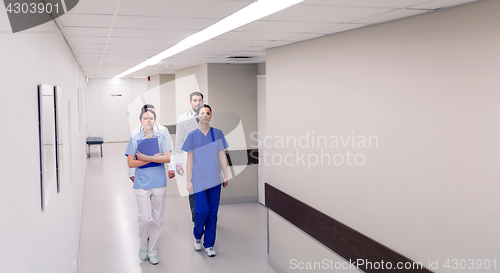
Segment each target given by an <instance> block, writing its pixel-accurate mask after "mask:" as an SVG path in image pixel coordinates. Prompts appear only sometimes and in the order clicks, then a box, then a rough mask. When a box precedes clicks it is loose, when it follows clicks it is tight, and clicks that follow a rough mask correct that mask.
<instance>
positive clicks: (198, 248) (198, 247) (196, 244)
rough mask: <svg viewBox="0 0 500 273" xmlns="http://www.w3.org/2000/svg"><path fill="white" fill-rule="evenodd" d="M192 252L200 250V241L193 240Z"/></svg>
mask: <svg viewBox="0 0 500 273" xmlns="http://www.w3.org/2000/svg"><path fill="white" fill-rule="evenodd" d="M194 250H196V251H200V250H201V239H196V238H194Z"/></svg>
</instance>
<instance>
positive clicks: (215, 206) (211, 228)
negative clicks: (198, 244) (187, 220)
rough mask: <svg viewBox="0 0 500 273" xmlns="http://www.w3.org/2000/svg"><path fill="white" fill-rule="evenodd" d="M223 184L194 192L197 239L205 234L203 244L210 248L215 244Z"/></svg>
mask: <svg viewBox="0 0 500 273" xmlns="http://www.w3.org/2000/svg"><path fill="white" fill-rule="evenodd" d="M220 191H221V185H217V186H215V187H212V188H210V189H207V190H203V191H200V192H197V193H195V194H194V199H195V204H194V230H193V234H194V237H195V238H196V239H201V237H202V236H203V234H205V237H204V240H203V246H204V247H205V248H209V247H212V246H214V244H215V233H216V229H217V213H218V212H219V202H220Z"/></svg>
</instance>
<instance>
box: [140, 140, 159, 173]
mask: <svg viewBox="0 0 500 273" xmlns="http://www.w3.org/2000/svg"><path fill="white" fill-rule="evenodd" d="M137 151H138V152H141V153H142V154H145V155H155V154H157V153H159V152H160V146H159V144H158V138H155V137H153V138H145V139H138V140H137ZM136 158H137V156H136ZM161 164H162V163H156V162H149V163H148V164H146V165H144V166H141V167H139V168H141V169H144V168H151V167H156V166H160V165H161Z"/></svg>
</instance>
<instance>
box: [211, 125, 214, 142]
mask: <svg viewBox="0 0 500 273" xmlns="http://www.w3.org/2000/svg"><path fill="white" fill-rule="evenodd" d="M210 134H211V135H212V142H215V138H214V131H213V128H212V127H210Z"/></svg>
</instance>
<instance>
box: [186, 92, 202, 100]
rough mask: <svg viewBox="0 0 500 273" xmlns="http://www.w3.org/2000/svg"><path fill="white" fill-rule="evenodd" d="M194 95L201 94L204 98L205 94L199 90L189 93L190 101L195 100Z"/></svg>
mask: <svg viewBox="0 0 500 273" xmlns="http://www.w3.org/2000/svg"><path fill="white" fill-rule="evenodd" d="M193 96H200V97H201V99H203V94H202V93H200V92H198V91H194V92H193V93H191V94H189V101H192V100H193Z"/></svg>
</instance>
